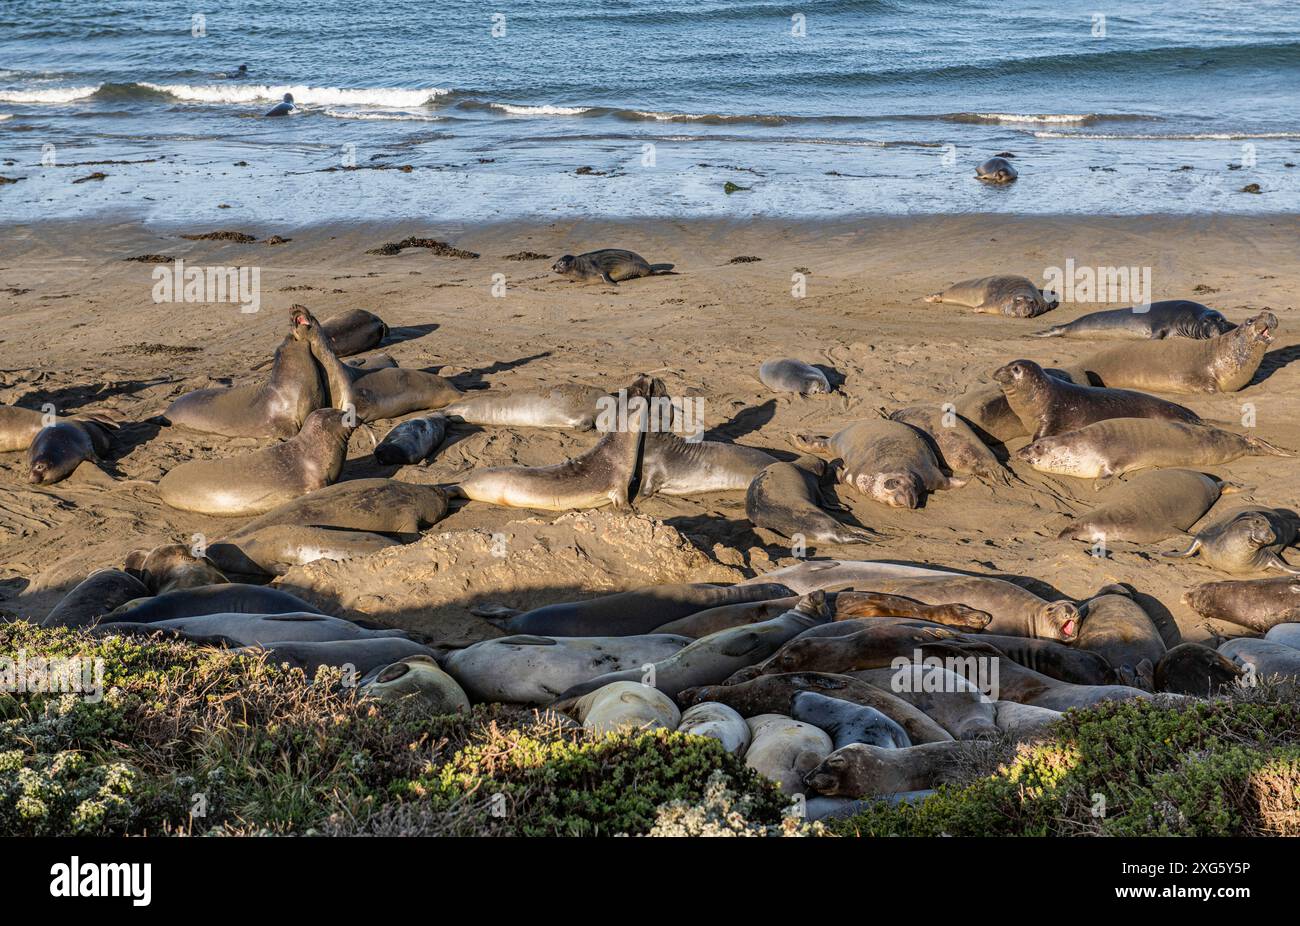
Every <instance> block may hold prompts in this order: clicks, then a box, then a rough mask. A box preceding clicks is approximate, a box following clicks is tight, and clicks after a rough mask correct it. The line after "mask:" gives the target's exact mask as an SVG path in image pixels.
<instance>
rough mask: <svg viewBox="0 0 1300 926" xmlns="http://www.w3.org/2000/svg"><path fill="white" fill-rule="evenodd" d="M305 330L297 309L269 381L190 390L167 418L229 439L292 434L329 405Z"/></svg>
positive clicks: (174, 403) (278, 350) (278, 352)
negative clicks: (318, 410) (316, 412)
mask: <svg viewBox="0 0 1300 926" xmlns="http://www.w3.org/2000/svg"><path fill="white" fill-rule="evenodd" d="M307 333H308V324H307V322H306V319H305V318H304V317H303V315H302V313H301V312H300V311H299V310H298V309H297V308H296V307H295V308H294V309H293V310H292V311H291V312H290V313H289V334H288V336H286V337H285V339H284V341H283V342H281V344H280V346H279V347H277V348H276V350H275V362H274V363H273V364H272V366H271V375H270V377H269V378H268V379H267V381H266V382H264V383H261V384H259V385H247V386H233V387H227V388H215V389H198V390H195V391H194V392H187V393H185V394H184V395H183V396H180V397H179V398H177V399H176V400H174V401H173V402H172V403H171V404H170V405H168V406H167V409H166V410H165V411H164V412H163V417H164V418H165V419H167V421H168V423H170V424H171V425H173V426H179V427H184V428H189V429H191V430H193V431H202V432H204V433H208V434H221V435H224V436H225V437H279V438H289V437H293V436H294V435H295V434H297V433H298V432H299V431H300V430H302V426H303V423H304V422H305V421H306V420H307V416H308V415H310V414H311V413H312V412H314V411H315V410H316V409H318V408H320V407H321V406H323V405H325V404H327V402H326V393H325V387H324V385H323V384H322V382H321V376H320V370H319V368H318V367H317V365H316V360H315V358H314V357H313V356H312V351H311V345H310V344H308V342H307Z"/></svg>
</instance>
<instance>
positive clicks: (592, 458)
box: [448, 374, 653, 511]
mask: <svg viewBox="0 0 1300 926" xmlns="http://www.w3.org/2000/svg"><path fill="white" fill-rule="evenodd" d="M652 388H653V380H652V379H651V378H650V377H649V376H645V375H644V374H643V375H641V376H638V377H637V378H636V379H635V380H633V381H632V383H631V384H629V385H628V387H627V393H626V394H627V397H628V398H627V405H628V415H627V427H625V428H622V429H618V430H611V431H607V432H605V433H604V434H603V435H602V436H601V438H600V440H599V441H597V442H596V445H595V446H594V447H592V448H591V449H590V450H588V451H587V452H586V453H584V454H582V455H581V456H579V457H576V458H574V459H572V460H568V461H566V462H564V463H556V464H553V465H551V466H494V467H489V468H486V469H475V470H473V471H471V472H470V473H469V474H468V475H467V476H466V477H465V478H464V479H462V480H461V481H460V482H458V483H456V484H455V485H454V486H452V487H449V489H448V491H449V492H452V493H454V494H455V495H457V496H460V497H463V498H468V499H473V500H474V501H480V502H489V503H491V504H493V505H504V506H507V507H511V508H537V509H541V510H546V511H570V510H573V509H580V508H599V507H601V506H602V505H610V504H612V505H613V506H614V507H615V508H620V509H622V508H627V507H628V506H629V504H630V502H631V497H630V493H631V492H632V491H633V488H634V486H633V483H634V482H635V481H636V479H637V474H638V472H639V470H640V464H641V455H642V451H643V449H644V446H645V437H646V433H645V427H646V425H647V421H648V417H649V414H648V412H649V406H648V404H647V401H646V400H647V399H648V398H649V396H650V394H651V389H652Z"/></svg>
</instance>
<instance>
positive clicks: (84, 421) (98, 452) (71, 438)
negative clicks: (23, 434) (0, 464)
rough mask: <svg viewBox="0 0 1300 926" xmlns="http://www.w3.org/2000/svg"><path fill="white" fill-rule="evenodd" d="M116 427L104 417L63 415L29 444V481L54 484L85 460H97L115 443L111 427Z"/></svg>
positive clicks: (39, 483)
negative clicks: (71, 416)
mask: <svg viewBox="0 0 1300 926" xmlns="http://www.w3.org/2000/svg"><path fill="white" fill-rule="evenodd" d="M116 427H117V425H116V424H114V423H112V422H110V421H108V420H107V419H102V418H93V419H92V418H64V419H61V420H59V421H56V422H55V423H54V424H51V425H47V426H46V427H43V428H41V429H40V430H39V431H38V432H36V436H35V437H34V438H32V444H31V446H30V447H28V448H27V481H28V482H31V483H34V484H36V485H52V484H53V483H56V482H61V481H63V480H64V479H67V478H68V477H69V476H71V475H72V472H73V470H75V469H76V468H77V467H78V466H80V465H81V463H82V461H84V460H90V461H92V462H98V461H99V460H100V458H101V457H103V456H105V455H106V454H107V453H108V451H109V449H110V448H111V447H112V438H111V437H110V431H111V430H112V429H115V428H116Z"/></svg>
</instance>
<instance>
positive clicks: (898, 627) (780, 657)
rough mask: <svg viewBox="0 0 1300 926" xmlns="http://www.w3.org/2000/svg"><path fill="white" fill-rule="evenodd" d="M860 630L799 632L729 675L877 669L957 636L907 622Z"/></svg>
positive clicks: (744, 677)
mask: <svg viewBox="0 0 1300 926" xmlns="http://www.w3.org/2000/svg"><path fill="white" fill-rule="evenodd" d="M865 625H866V626H865V627H864V629H860V630H856V631H851V632H848V633H844V631H846V630H849V627H847V626H845V625H844V624H835V625H833V626H830V627H829V628H827V629H828V630H829V631H830V633H828V634H827V635H821V634H817V635H811V636H804V635H800V636H799V637H798V638H797V639H793V640H791V641H790V642H789V643H786V644H785V645H784V646H782V647H781V648H780V649H778V650H777V651H776V652H775V653H773V654H772V655H771V656H770V657H768V658H767V659H765V660H764V661H763V662H760V663H758V664H756V665H755V666H754V669H753V671H752V672H741V673H739V674H738V675H737V676H733V679H734V680H735V681H746V680H747V679H748V678H750V677H757V676H758V675H787V674H789V673H791V672H828V673H830V674H833V675H847V674H849V673H850V672H857V671H859V670H861V669H879V668H882V667H885V666H889V665H891V664H892V663H893V662H894V660H896V659H899V658H904V659H906V658H910V657H911V655H912V654H913V653H915V652H918V651H920V650H922V649H923V648H924V647H925V646H926V644H928V643H930V642H933V641H934V640H937V639H958V636H957V634H956V633H955V632H954V631H951V630H948V629H947V628H942V627H939V628H931V627H925V626H924V625H920V624H913V623H912V622H909V621H867V622H865Z"/></svg>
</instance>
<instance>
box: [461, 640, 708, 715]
mask: <svg viewBox="0 0 1300 926" xmlns="http://www.w3.org/2000/svg"><path fill="white" fill-rule="evenodd" d="M690 642H691V640H690V638H689V637H683V636H678V635H676V634H666V633H655V634H638V635H636V636H629V637H539V636H531V635H528V634H518V635H515V636H510V637H498V638H497V639H494V640H484V641H483V642H481V643H475V644H474V645H473V646H468V647H466V648H465V649H459V650H455V651H453V652H451V653H448V654H447V656H446V657H444V658H443V660H442V666H443V668H444V669H445V670H446V671H447V672H448V673H449V674H450V675H451V677H452V678H454V679H456V681H457V682H459V683H460V685H461V687H462V688H464V689H465V691H466V693H467V694H468V695H469V696H470V697H471V698H473V699H474V700H475V701H504V702H507V703H510V704H549V703H550V702H552V701H554V700H555V699H556V698H558V697H559V696H560V695H561V694H562V693H563V692H565V691H567V690H568V689H570V688H572V687H573V686H574V685H578V684H581V683H582V682H586V681H589V680H590V679H593V678H596V677H597V676H600V675H603V674H605V673H606V672H610V671H620V670H623V669H637V668H640V667H641V666H644V665H647V664H650V663H656V662H659V661H660V660H663V659H667V658H668V657H669V656H672V655H673V654H674V653H676V652H678V651H679V650H680V649H682V647H684V646H686V645H687V644H688V643H690Z"/></svg>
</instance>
